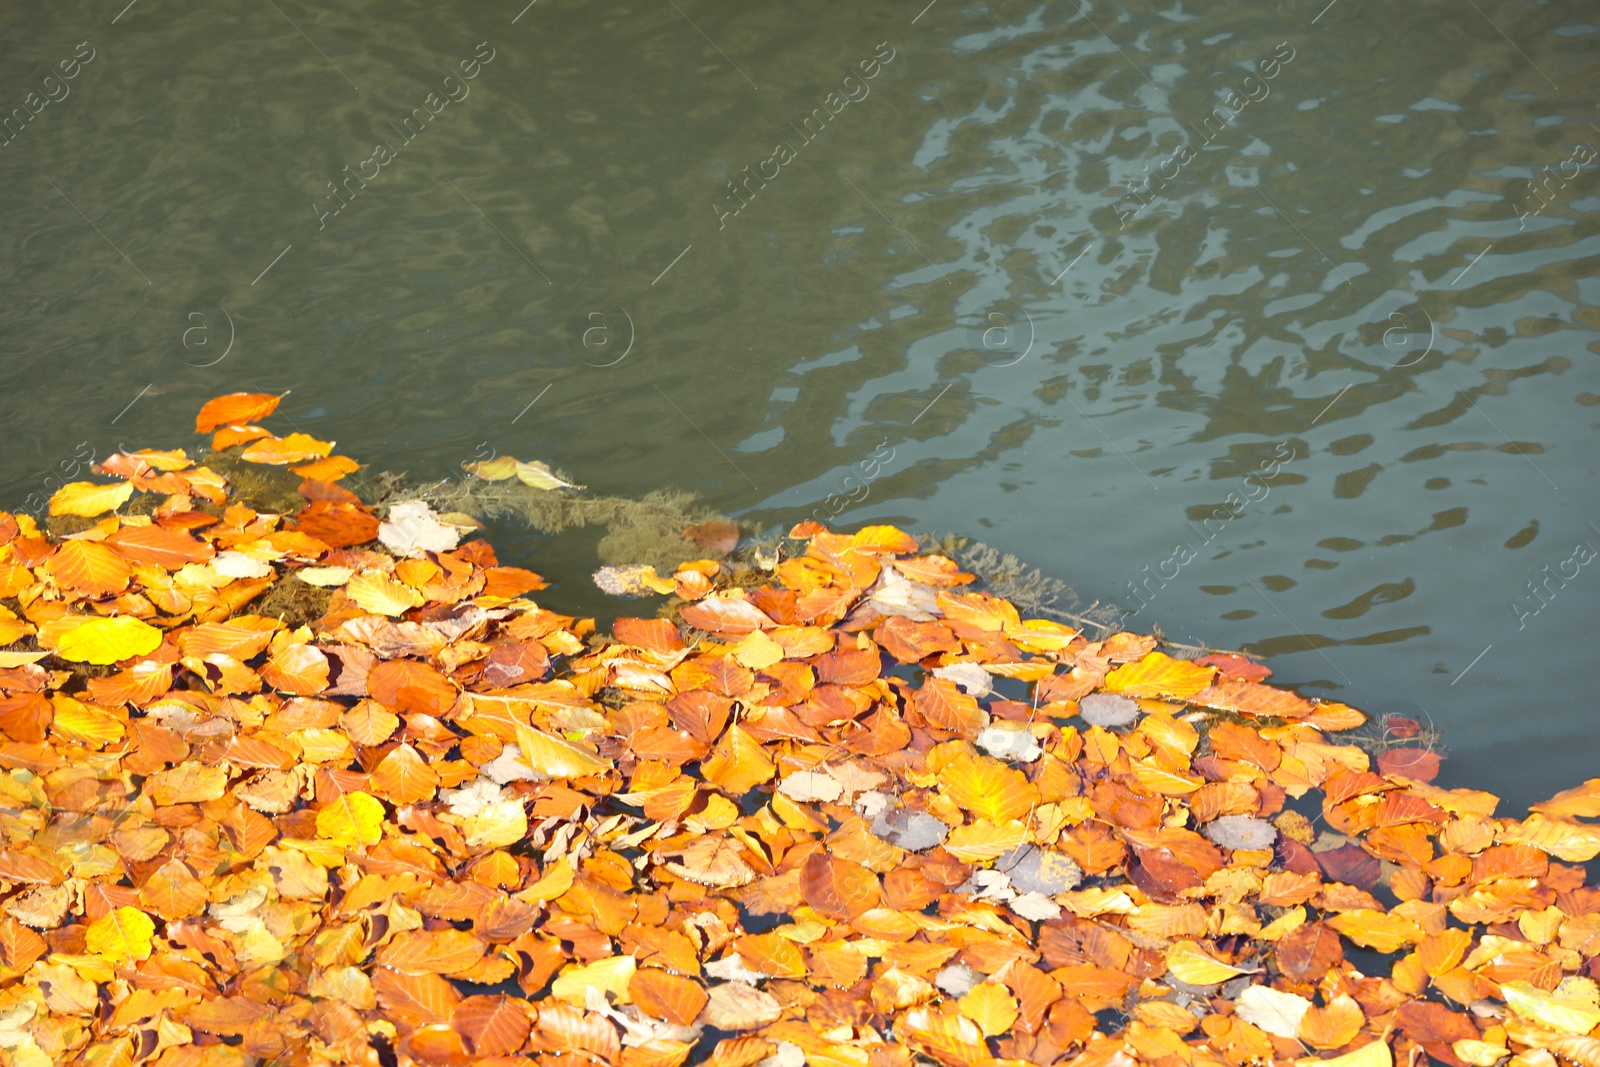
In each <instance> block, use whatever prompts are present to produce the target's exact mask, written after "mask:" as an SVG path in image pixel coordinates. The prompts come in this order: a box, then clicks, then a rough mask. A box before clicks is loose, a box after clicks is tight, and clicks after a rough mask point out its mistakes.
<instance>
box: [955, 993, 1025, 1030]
mask: <svg viewBox="0 0 1600 1067" xmlns="http://www.w3.org/2000/svg"><path fill="white" fill-rule="evenodd" d="M959 1003H960V1006H961V1014H962V1015H965V1016H966V1017H967V1018H969V1019H971V1020H972V1021H973V1022H975V1023H977V1024H978V1029H980V1030H982V1031H983V1036H984V1037H998V1036H999V1035H1001V1034H1003V1033H1006V1032H1007V1031H1008V1030H1010V1029H1011V1024H1012V1023H1014V1022H1016V1021H1017V999H1016V998H1015V997H1013V996H1012V995H1011V993H1010V992H1009V991H1008V990H1007V989H1006V987H1005V986H1003V985H1000V984H999V983H998V982H979V983H978V984H977V985H975V986H973V987H972V990H971V991H970V992H969V993H967V995H966V996H964V997H962V998H961V1000H960V1001H959Z"/></svg>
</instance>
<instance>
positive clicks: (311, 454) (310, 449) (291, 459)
mask: <svg viewBox="0 0 1600 1067" xmlns="http://www.w3.org/2000/svg"><path fill="white" fill-rule="evenodd" d="M332 451H333V442H332V441H318V440H317V439H316V438H315V437H312V436H310V435H308V434H303V433H292V434H290V435H289V436H288V437H281V438H279V437H267V438H263V439H262V440H260V441H257V442H256V443H255V444H253V445H251V446H250V447H249V448H247V449H245V450H244V451H243V452H241V453H239V458H240V459H242V460H245V461H247V462H250V463H270V464H272V465H273V466H275V467H283V466H287V465H288V464H290V463H300V462H303V461H305V460H318V459H322V458H324V457H325V456H327V454H328V453H329V452H332Z"/></svg>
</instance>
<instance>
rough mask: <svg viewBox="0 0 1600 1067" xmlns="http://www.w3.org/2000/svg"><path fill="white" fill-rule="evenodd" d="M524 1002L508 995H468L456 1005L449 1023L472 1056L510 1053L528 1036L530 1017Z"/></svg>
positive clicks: (531, 1022)
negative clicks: (464, 1039) (465, 1043)
mask: <svg viewBox="0 0 1600 1067" xmlns="http://www.w3.org/2000/svg"><path fill="white" fill-rule="evenodd" d="M525 1003H526V1002H525V1001H519V1000H513V999H512V998H511V997H508V996H497V997H495V996H476V997H468V998H467V999H466V1000H463V1001H462V1002H461V1003H460V1004H457V1005H456V1010H455V1013H454V1014H453V1015H452V1016H451V1018H450V1025H451V1026H453V1027H454V1028H455V1030H456V1032H457V1033H459V1034H460V1035H461V1036H462V1037H464V1038H466V1040H467V1045H468V1048H469V1050H470V1051H471V1052H472V1054H473V1055H475V1056H509V1055H510V1054H511V1053H513V1052H515V1051H517V1049H519V1048H521V1047H522V1043H523V1042H524V1041H526V1040H527V1039H528V1031H529V1030H530V1029H531V1028H532V1025H533V1020H532V1019H530V1018H529V1016H528V1010H527V1008H526V1007H524V1005H525Z"/></svg>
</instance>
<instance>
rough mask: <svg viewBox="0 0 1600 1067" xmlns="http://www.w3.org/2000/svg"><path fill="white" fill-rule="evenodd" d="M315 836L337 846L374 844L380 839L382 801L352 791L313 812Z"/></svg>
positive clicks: (381, 830) (381, 833) (381, 832)
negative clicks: (315, 828)
mask: <svg viewBox="0 0 1600 1067" xmlns="http://www.w3.org/2000/svg"><path fill="white" fill-rule="evenodd" d="M317 834H318V835H319V836H321V837H325V838H327V839H328V840H329V841H333V842H335V843H337V844H341V845H354V844H356V843H357V842H360V843H361V844H364V845H376V844H377V843H378V841H379V840H380V839H381V838H382V837H383V801H381V800H379V799H378V798H377V797H375V796H371V795H370V794H367V793H363V792H361V791H360V790H356V791H354V792H350V793H343V794H341V795H339V796H337V797H335V798H334V799H333V800H331V801H329V802H328V803H327V804H326V805H324V806H323V808H322V810H321V811H319V812H317Z"/></svg>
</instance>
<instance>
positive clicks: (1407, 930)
mask: <svg viewBox="0 0 1600 1067" xmlns="http://www.w3.org/2000/svg"><path fill="white" fill-rule="evenodd" d="M1328 925H1329V926H1331V927H1333V928H1334V929H1335V930H1337V931H1339V932H1340V933H1341V934H1343V935H1344V936H1346V937H1348V938H1349V939H1350V940H1352V941H1354V942H1355V943H1356V944H1358V945H1360V946H1361V947H1362V948H1370V949H1375V950H1377V951H1378V952H1394V951H1396V950H1398V949H1399V948H1400V946H1401V945H1408V944H1413V943H1415V942H1417V941H1421V940H1422V938H1423V933H1422V928H1421V927H1419V926H1418V925H1417V924H1416V923H1414V922H1412V921H1411V920H1410V919H1407V918H1405V917H1404V916H1402V915H1389V914H1385V913H1384V912H1381V911H1374V910H1373V909H1371V908H1352V909H1351V910H1350V911H1345V912H1340V913H1339V914H1338V915H1335V916H1333V918H1331V919H1329V920H1328Z"/></svg>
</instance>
